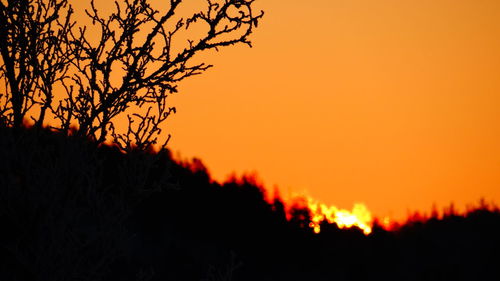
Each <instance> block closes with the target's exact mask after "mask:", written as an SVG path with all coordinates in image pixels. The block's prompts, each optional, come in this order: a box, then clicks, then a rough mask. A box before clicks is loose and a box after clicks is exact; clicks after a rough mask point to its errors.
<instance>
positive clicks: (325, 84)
mask: <svg viewBox="0 0 500 281" xmlns="http://www.w3.org/2000/svg"><path fill="white" fill-rule="evenodd" d="M198 1H199V0H198ZM153 2H156V3H160V1H159V0H154V1H153ZM82 3H86V2H84V1H81V2H77V4H76V6H77V7H76V8H77V9H78V10H79V11H81V10H82V9H81V8H82V7H80V6H81V5H83V4H82ZM185 3H187V4H188V5H194V3H195V1H194V0H186V2H185ZM256 4H257V5H258V6H259V7H260V8H261V9H263V10H265V12H266V15H265V17H264V19H263V20H262V21H261V24H260V25H259V28H258V29H257V30H256V32H255V34H254V36H253V37H252V39H253V43H254V48H252V49H250V48H248V47H246V46H238V47H231V48H226V49H223V50H221V52H219V53H216V54H208V55H206V57H204V58H203V59H204V60H205V61H207V62H209V63H212V64H214V65H215V68H213V69H211V70H209V71H208V72H206V73H204V74H203V75H201V76H198V77H193V78H191V79H188V80H186V81H185V82H183V83H181V85H180V93H179V94H176V95H175V96H173V97H171V100H170V101H171V102H172V103H171V105H174V106H176V107H177V109H178V113H177V114H176V115H175V116H173V117H172V118H171V119H170V121H169V123H168V130H169V131H170V132H171V133H172V135H173V138H172V140H171V142H170V148H171V149H172V150H173V151H174V152H177V151H178V152H180V153H181V155H182V156H183V157H184V158H187V157H193V156H195V157H199V158H201V159H202V160H203V162H204V163H205V164H206V165H207V166H208V168H209V170H210V171H211V173H212V175H213V176H214V177H215V178H216V179H220V180H223V179H225V178H226V176H227V175H228V174H230V173H231V172H233V171H235V172H236V173H237V174H241V173H243V172H249V171H255V172H257V173H258V174H259V176H260V178H261V179H262V180H263V182H264V184H265V185H266V186H267V187H273V186H275V185H276V186H278V187H279V188H280V190H281V192H282V194H284V195H286V194H288V193H291V192H304V191H306V192H307V193H308V194H309V195H311V196H313V197H314V198H317V199H319V200H321V201H323V202H325V203H327V204H334V205H337V206H338V207H340V208H347V209H351V207H352V205H353V204H354V203H356V202H363V203H365V204H366V205H367V206H368V208H369V209H370V210H371V211H372V212H373V213H374V214H375V215H377V216H387V215H389V216H392V217H394V218H401V217H403V216H405V215H406V214H407V210H425V211H427V210H430V208H431V206H432V205H433V203H436V204H437V206H438V207H443V206H444V205H448V204H449V203H450V202H451V201H454V202H455V203H456V204H458V205H459V206H462V207H463V206H465V204H467V203H474V202H476V201H477V200H478V199H479V198H480V197H485V198H486V199H487V200H494V201H496V202H497V203H500V52H499V50H500V20H499V19H500V1H498V0H404V1H403V0H342V1H339V0H318V1H302V0H301V1H299V0H288V1H283V0H258V1H257V2H256ZM99 5H104V6H105V5H112V1H109V2H102V3H99Z"/></svg>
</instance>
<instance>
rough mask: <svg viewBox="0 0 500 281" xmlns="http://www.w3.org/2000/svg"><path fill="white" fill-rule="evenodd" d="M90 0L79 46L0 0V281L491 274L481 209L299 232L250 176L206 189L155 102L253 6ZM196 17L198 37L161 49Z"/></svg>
mask: <svg viewBox="0 0 500 281" xmlns="http://www.w3.org/2000/svg"><path fill="white" fill-rule="evenodd" d="M95 2H96V1H90V8H89V9H87V10H86V11H85V13H86V15H87V20H88V21H89V22H92V24H91V25H92V26H94V27H95V28H96V29H97V30H100V33H99V32H98V33H99V34H98V38H97V40H95V41H93V40H90V39H89V38H88V37H89V36H90V35H89V34H90V33H91V31H87V27H88V26H90V25H88V26H86V25H84V24H81V25H79V24H80V23H79V22H78V21H77V20H76V18H75V17H74V16H73V15H74V13H75V11H74V10H73V8H72V7H71V3H70V2H69V1H68V0H47V1H45V0H26V1H0V39H1V40H2V42H1V44H0V55H1V58H0V59H1V61H0V62H1V64H0V80H1V81H2V85H3V86H4V88H2V89H1V90H2V93H1V94H0V226H1V231H0V280H1V281H11V280H12V281H14V280H23V281H63V280H64V281H66V280H79V281H87V280H88V281H90V280H93V281H96V280H130V281H146V280H158V281H159V280H186V281H188V280H189V281H190V280H207V281H216V280H217V281H219V280H242V281H246V280H287V281H289V280H291V281H293V280H367V279H373V280H494V279H498V278H499V277H500V267H499V264H500V263H499V262H500V258H499V257H498V256H499V255H498V253H499V250H500V239H499V237H500V211H499V210H498V209H497V208H496V207H491V206H488V205H486V204H480V205H479V206H478V207H476V208H475V209H471V210H470V211H469V212H468V213H467V214H465V215H460V214H457V213H456V212H454V211H453V209H450V210H449V211H447V212H446V213H445V215H444V216H443V217H442V218H441V217H438V216H431V217H430V218H428V219H421V218H419V217H418V216H414V217H413V218H412V219H410V220H409V221H408V222H407V223H406V224H403V225H401V226H399V227H398V228H397V229H393V230H391V231H388V230H386V229H384V228H383V227H381V226H380V225H378V224H377V223H375V224H374V225H373V231H372V232H371V233H370V234H369V235H365V233H363V231H362V230H361V229H358V228H356V227H352V228H349V229H340V228H339V227H338V226H337V225H336V224H335V223H329V222H328V221H326V220H325V221H323V222H322V223H321V225H320V226H321V232H320V233H315V232H314V230H313V228H311V227H310V226H311V210H309V209H308V208H307V206H301V205H292V206H287V205H286V204H285V202H284V201H283V200H282V199H281V198H279V197H274V198H273V197H272V196H269V195H268V194H266V189H265V188H264V186H262V185H260V184H258V182H257V181H256V180H255V178H253V177H251V176H243V177H241V178H237V177H234V178H232V179H230V180H228V181H227V182H224V183H219V182H217V181H214V180H213V179H212V178H211V176H210V174H209V173H208V171H207V169H206V167H205V166H204V165H203V163H202V162H201V161H200V160H197V159H193V160H191V161H185V162H183V161H177V160H175V159H174V158H173V157H172V155H171V154H170V152H169V151H168V150H167V149H166V148H165V147H166V145H167V142H168V140H169V139H170V137H169V136H165V135H164V134H163V131H162V128H163V127H162V126H161V125H162V124H163V123H164V122H165V121H166V120H167V118H168V117H169V116H170V114H172V113H175V108H174V107H171V106H170V105H169V104H167V97H168V96H170V95H171V94H173V93H175V92H177V86H178V83H179V82H180V81H182V80H184V79H185V78H189V77H191V76H194V75H197V74H201V73H203V72H204V71H205V70H207V69H208V68H210V67H211V65H209V64H206V63H203V62H201V63H200V62H198V61H196V60H194V59H193V58H194V57H195V55H196V54H198V53H201V52H203V51H207V50H217V51H218V50H219V49H221V48H223V47H227V46H232V45H236V44H243V45H249V46H251V41H250V39H249V36H250V35H251V34H252V32H253V30H254V28H256V27H257V25H258V22H259V20H260V19H261V18H262V16H263V12H262V11H255V9H254V8H253V6H252V3H253V2H254V1H253V0H224V1H218V2H217V1H215V0H208V1H206V2H205V4H206V7H204V9H205V10H202V11H198V12H195V13H194V14H189V15H187V16H184V15H181V16H180V17H179V18H176V15H177V14H176V12H178V11H179V10H178V9H179V8H178V7H180V6H181V2H184V1H183V0H170V1H166V2H169V5H167V6H168V8H165V9H163V10H161V11H160V10H159V9H157V8H156V7H154V6H153V5H151V3H150V1H147V0H126V1H121V2H119V1H117V2H115V4H116V5H115V8H114V10H112V11H111V13H110V14H108V15H102V14H101V11H98V9H97V8H96V5H95V4H96V3H95ZM197 23H202V24H204V26H205V29H206V30H205V33H204V34H202V35H201V37H199V38H195V39H192V38H191V39H188V40H186V42H183V43H184V45H181V47H178V48H177V49H176V48H175V44H172V40H173V41H175V40H174V37H175V38H177V37H176V36H177V34H178V32H182V31H186V32H187V35H189V36H190V35H195V34H196V33H197V32H191V29H190V28H192V27H193V26H196V24H197ZM141 32H143V33H141ZM141 36H142V37H141ZM189 36H188V37H189ZM137 38H142V41H141V40H139V39H137ZM117 69H121V71H122V72H121V73H120V72H119V74H117V76H116V77H115V76H114V75H115V73H116V72H117ZM112 73H113V74H112ZM120 78H121V79H120ZM116 81H120V82H118V83H117V82H116ZM55 89H60V90H61V91H60V92H57V91H56V90H55ZM119 117H121V118H122V119H123V120H125V125H124V126H123V124H121V125H122V126H121V128H119V127H120V126H119V125H118V124H120V122H118V119H120V118H119ZM27 122H31V124H32V125H33V126H31V127H27V126H26V123H27ZM48 124H50V125H48ZM160 140H161V141H162V142H160ZM109 143H112V144H109ZM155 145H156V146H157V147H160V148H161V149H160V150H159V152H158V151H154V150H153V149H152V147H154V146H155Z"/></svg>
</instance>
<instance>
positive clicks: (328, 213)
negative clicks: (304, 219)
mask: <svg viewBox="0 0 500 281" xmlns="http://www.w3.org/2000/svg"><path fill="white" fill-rule="evenodd" d="M306 200H307V207H308V208H309V210H310V212H311V223H310V224H309V227H311V228H312V229H313V230H314V232H315V233H319V232H320V231H321V227H320V223H321V222H322V221H327V222H329V223H335V224H337V226H338V227H339V228H351V227H353V226H356V227H358V228H359V229H361V230H362V231H363V233H364V234H365V235H368V234H370V233H371V232H372V227H371V225H372V223H373V218H372V215H371V213H370V211H369V210H368V208H367V207H366V206H365V205H364V204H359V203H358V204H354V207H353V209H352V211H348V210H344V209H339V208H337V207H335V206H328V205H326V204H323V203H320V202H318V201H317V200H314V199H312V198H310V197H308V198H307V199H306Z"/></svg>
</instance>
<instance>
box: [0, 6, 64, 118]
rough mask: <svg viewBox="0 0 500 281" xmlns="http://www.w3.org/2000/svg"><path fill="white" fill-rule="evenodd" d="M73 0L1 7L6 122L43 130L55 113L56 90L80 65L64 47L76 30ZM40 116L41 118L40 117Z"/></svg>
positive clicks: (1, 100) (0, 100) (1, 99)
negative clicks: (70, 70) (49, 113)
mask: <svg viewBox="0 0 500 281" xmlns="http://www.w3.org/2000/svg"><path fill="white" fill-rule="evenodd" d="M72 13H73V10H72V9H71V7H70V6H69V5H68V1H67V0H48V1H47V0H17V1H16V0H8V1H0V39H1V42H0V80H2V82H3V84H4V85H3V91H4V93H0V121H3V122H2V123H5V124H6V125H10V126H15V127H19V126H21V125H22V124H23V119H24V118H25V117H28V116H29V117H30V118H31V119H32V121H34V122H35V124H37V125H39V126H41V125H42V124H43V122H44V120H45V117H46V113H47V111H50V110H52V108H53V102H54V93H53V88H54V85H55V84H56V83H58V82H61V81H62V80H63V79H64V78H65V76H66V74H67V72H68V68H69V63H70V61H72V60H73V59H74V57H73V56H72V54H71V52H69V50H68V45H65V44H61V43H62V42H63V41H64V40H66V38H67V36H68V35H69V31H70V29H71V28H72V27H73V26H74V22H72V21H71V15H72ZM37 114H38V116H37V117H35V116H36V115H37Z"/></svg>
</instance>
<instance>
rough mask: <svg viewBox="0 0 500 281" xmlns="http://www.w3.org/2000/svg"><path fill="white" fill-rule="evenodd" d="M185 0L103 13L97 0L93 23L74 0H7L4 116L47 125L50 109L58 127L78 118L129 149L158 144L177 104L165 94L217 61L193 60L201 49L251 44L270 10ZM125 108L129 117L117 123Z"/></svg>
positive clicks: (0, 22)
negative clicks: (192, 4)
mask: <svg viewBox="0 0 500 281" xmlns="http://www.w3.org/2000/svg"><path fill="white" fill-rule="evenodd" d="M184 2H185V1H182V0H170V1H168V3H166V6H167V7H166V8H165V9H164V10H159V9H157V8H156V7H154V6H153V5H151V4H150V1H149V0H125V1H120V2H118V1H115V2H114V7H115V8H114V10H113V11H111V12H110V13H109V15H106V16H103V15H101V13H99V11H98V9H97V8H96V5H95V3H94V1H93V0H92V1H91V2H90V4H91V5H90V8H89V9H88V10H85V13H86V15H87V16H88V18H89V19H90V21H91V25H90V26H89V27H87V26H76V25H75V23H74V21H73V20H72V14H73V10H72V8H71V6H70V5H69V4H68V1H67V0H51V1H43V0H18V1H14V0H12V1H10V0H9V1H1V2H0V3H1V4H0V9H1V10H0V13H1V19H0V38H6V39H5V44H4V43H2V44H1V47H0V51H1V55H2V60H1V65H0V70H1V72H0V77H1V78H2V80H3V81H4V84H5V85H6V88H7V90H6V91H5V93H4V94H3V95H2V96H0V98H1V100H0V101H1V103H0V104H1V107H0V113H1V116H2V118H3V119H4V122H5V123H7V124H8V125H13V126H16V127H19V126H21V125H22V122H23V119H25V118H26V117H29V118H31V119H32V120H33V121H34V122H35V123H36V124H39V125H42V124H43V122H44V120H45V119H46V118H45V114H46V113H47V112H48V111H50V112H51V113H52V115H53V119H55V120H56V121H57V124H55V125H53V127H54V128H55V129H58V130H61V131H63V132H65V133H70V130H71V126H72V125H76V126H77V130H76V134H78V135H81V136H86V137H89V138H91V139H93V140H95V141H97V142H98V143H102V142H104V141H105V140H107V139H109V137H113V139H114V142H115V143H116V144H117V145H119V147H120V148H121V149H124V150H129V149H131V148H132V147H138V148H146V147H149V146H151V145H153V144H156V143H157V141H158V138H159V136H160V134H161V125H162V123H163V122H164V121H165V120H166V119H167V118H168V117H169V115H170V114H172V113H174V112H175V108H174V107H171V106H169V105H167V97H168V96H169V95H170V94H172V93H175V92H177V85H178V83H179V82H180V81H182V80H184V79H185V78H187V77H191V76H193V75H197V74H200V73H202V72H204V71H205V70H207V69H208V68H210V67H211V65H209V64H206V63H204V62H199V61H195V59H196V57H197V54H199V53H202V52H203V51H207V50H219V49H220V48H221V47H225V46H230V45H234V44H239V43H242V44H247V45H249V46H251V42H250V41H249V39H248V37H249V35H250V34H251V33H252V31H253V28H254V27H256V26H257V23H258V20H259V19H260V18H261V17H262V15H263V13H262V12H259V13H257V14H255V13H254V11H253V7H252V4H253V0H207V1H206V6H205V7H203V8H202V9H199V10H198V11H195V12H186V9H184V10H183V9H182V8H181V7H182V6H183V3H184ZM90 29H92V30H91V31H89V30H90ZM91 34H92V35H95V36H96V37H97V40H92V39H93V38H92V36H91ZM57 82H60V84H61V86H60V88H61V93H60V95H59V93H58V98H57V99H55V95H54V91H53V89H54V84H55V83H57ZM63 89H64V90H63ZM35 112H38V113H39V116H38V117H35ZM120 118H121V119H124V120H125V122H124V123H126V124H127V126H124V127H123V128H121V127H120V126H117V125H116V120H118V119H120ZM169 138H170V136H168V137H167V138H166V140H165V142H164V143H163V146H162V147H164V146H165V145H166V142H167V141H168V140H169Z"/></svg>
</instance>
